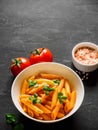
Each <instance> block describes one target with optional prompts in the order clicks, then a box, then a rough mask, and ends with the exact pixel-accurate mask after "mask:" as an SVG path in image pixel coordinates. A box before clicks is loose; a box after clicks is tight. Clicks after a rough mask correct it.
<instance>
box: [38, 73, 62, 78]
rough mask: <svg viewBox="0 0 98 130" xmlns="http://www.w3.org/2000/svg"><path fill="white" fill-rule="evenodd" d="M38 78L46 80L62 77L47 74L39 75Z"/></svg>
mask: <svg viewBox="0 0 98 130" xmlns="http://www.w3.org/2000/svg"><path fill="white" fill-rule="evenodd" d="M40 76H41V77H42V78H46V79H61V78H62V76H60V75H57V74H48V73H41V74H40Z"/></svg>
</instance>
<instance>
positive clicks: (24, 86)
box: [20, 80, 28, 94]
mask: <svg viewBox="0 0 98 130" xmlns="http://www.w3.org/2000/svg"><path fill="white" fill-rule="evenodd" d="M27 87H28V82H27V80H24V81H23V84H22V86H21V92H20V93H21V94H25V92H26V89H27Z"/></svg>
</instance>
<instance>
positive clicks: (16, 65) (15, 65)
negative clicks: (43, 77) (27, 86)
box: [10, 57, 31, 76]
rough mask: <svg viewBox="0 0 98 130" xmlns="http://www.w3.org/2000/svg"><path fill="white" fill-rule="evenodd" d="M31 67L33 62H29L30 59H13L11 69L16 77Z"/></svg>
mask: <svg viewBox="0 0 98 130" xmlns="http://www.w3.org/2000/svg"><path fill="white" fill-rule="evenodd" d="M30 65H31V62H30V61H29V59H27V58H25V57H18V58H14V59H12V62H11V66H10V69H11V72H12V74H13V75H14V76H17V75H18V74H19V73H20V72H21V71H22V70H23V69H25V68H26V67H28V66H30Z"/></svg>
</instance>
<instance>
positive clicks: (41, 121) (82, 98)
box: [11, 62, 85, 123]
mask: <svg viewBox="0 0 98 130" xmlns="http://www.w3.org/2000/svg"><path fill="white" fill-rule="evenodd" d="M40 64H55V65H60V66H62V67H66V68H67V69H68V70H70V71H71V72H72V73H73V74H75V76H76V77H77V78H78V79H79V82H80V83H81V87H82V88H81V89H82V97H81V101H80V104H79V105H78V107H76V109H75V111H70V114H67V115H66V116H64V117H62V118H59V119H56V120H48V121H45V120H39V119H36V118H33V117H31V116H29V115H28V114H26V113H25V112H24V111H23V110H22V111H20V109H19V108H18V107H17V105H16V103H15V101H14V93H13V90H14V87H15V86H14V84H15V82H16V81H17V79H18V78H19V77H20V76H21V75H22V74H23V73H24V72H25V71H27V70H28V69H30V68H32V67H33V66H38V65H40ZM84 96H85V89H84V84H83V82H82V80H81V78H80V77H79V75H78V74H77V73H76V72H75V71H74V70H73V69H71V68H70V67H68V66H66V65H64V64H61V63H58V62H41V63H37V64H34V65H31V66H29V67H27V68H25V69H24V70H23V71H21V72H20V73H19V74H18V75H17V76H16V77H15V79H14V81H13V83H12V87H11V98H12V102H13V104H14V106H15V107H16V109H17V110H18V111H19V112H20V113H21V114H23V115H24V116H25V117H28V118H29V119H31V120H33V121H36V122H40V123H56V122H59V121H62V120H64V119H66V118H68V117H70V116H72V115H73V114H74V113H76V111H77V110H78V109H79V108H80V106H81V105H82V103H83V100H84Z"/></svg>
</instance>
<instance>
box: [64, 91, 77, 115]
mask: <svg viewBox="0 0 98 130" xmlns="http://www.w3.org/2000/svg"><path fill="white" fill-rule="evenodd" d="M75 102H76V91H72V93H71V94H70V101H69V102H67V104H66V113H68V112H69V111H71V110H72V109H73V108H74V105H75Z"/></svg>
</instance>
